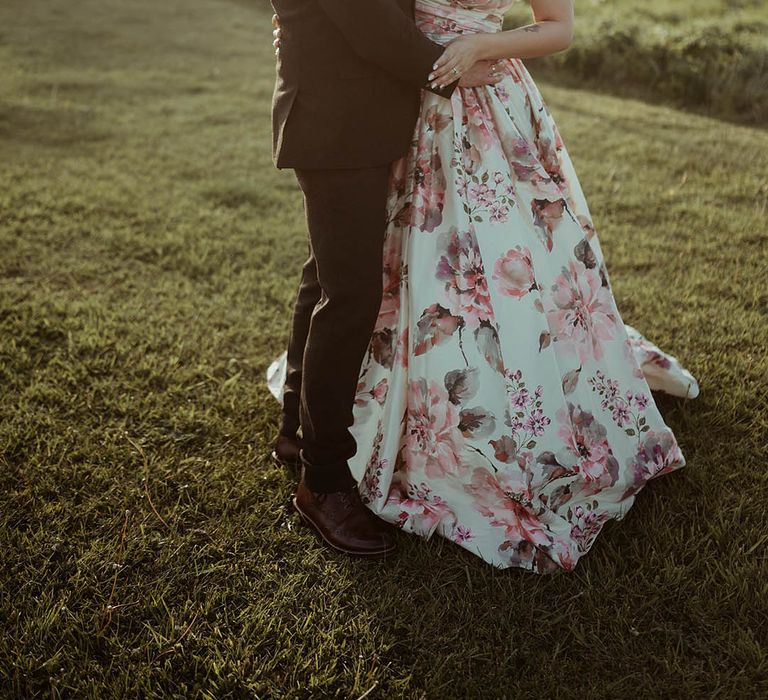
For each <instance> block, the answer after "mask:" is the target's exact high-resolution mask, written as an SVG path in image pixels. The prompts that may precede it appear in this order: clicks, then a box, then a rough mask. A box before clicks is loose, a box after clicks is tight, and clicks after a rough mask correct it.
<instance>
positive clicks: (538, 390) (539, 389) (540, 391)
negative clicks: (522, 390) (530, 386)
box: [533, 384, 544, 399]
mask: <svg viewBox="0 0 768 700" xmlns="http://www.w3.org/2000/svg"><path fill="white" fill-rule="evenodd" d="M543 393H544V387H543V386H542V385H541V384H539V385H538V386H537V387H536V390H535V391H534V392H533V395H534V396H535V397H536V398H537V399H538V398H541V395H542V394H543Z"/></svg>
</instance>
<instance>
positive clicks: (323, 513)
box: [293, 479, 395, 557]
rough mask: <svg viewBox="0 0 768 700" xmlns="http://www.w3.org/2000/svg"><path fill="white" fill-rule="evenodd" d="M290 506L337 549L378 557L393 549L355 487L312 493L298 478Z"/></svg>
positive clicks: (378, 522)
mask: <svg viewBox="0 0 768 700" xmlns="http://www.w3.org/2000/svg"><path fill="white" fill-rule="evenodd" d="M293 506H294V508H296V510H297V511H298V513H299V515H300V516H301V519H302V520H303V521H304V523H305V524H306V525H309V526H310V527H311V528H312V529H313V530H315V532H317V534H318V535H320V537H322V538H323V540H325V542H326V543H327V544H329V545H330V546H331V547H333V548H334V549H336V550H338V551H339V552H344V553H345V554H355V555H357V556H363V557H381V556H384V555H385V554H389V553H390V552H392V551H393V550H394V549H395V544H394V542H393V541H392V540H391V539H390V537H389V535H388V534H387V533H386V532H385V531H384V525H383V523H382V522H381V521H380V520H379V519H378V518H377V517H376V516H375V515H374V514H373V513H371V511H370V510H368V508H366V506H365V504H364V503H363V502H362V500H360V494H359V493H358V490H357V486H353V487H352V488H351V489H349V490H346V491H334V492H332V493H314V492H313V491H310V490H309V489H308V488H307V486H306V484H305V483H304V479H302V480H301V481H300V482H299V488H298V490H297V491H296V496H295V497H294V499H293Z"/></svg>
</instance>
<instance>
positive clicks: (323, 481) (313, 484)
mask: <svg viewBox="0 0 768 700" xmlns="http://www.w3.org/2000/svg"><path fill="white" fill-rule="evenodd" d="M299 454H300V456H301V464H302V474H303V478H304V483H305V484H306V486H307V488H308V489H309V490H310V491H313V492H314V493H333V492H334V491H349V489H351V488H352V487H353V486H357V482H356V481H355V478H354V477H353V476H352V472H350V471H349V465H347V463H346V461H344V462H336V463H334V464H322V465H320V464H310V463H309V462H307V460H306V457H305V456H304V450H301V452H300V453H299Z"/></svg>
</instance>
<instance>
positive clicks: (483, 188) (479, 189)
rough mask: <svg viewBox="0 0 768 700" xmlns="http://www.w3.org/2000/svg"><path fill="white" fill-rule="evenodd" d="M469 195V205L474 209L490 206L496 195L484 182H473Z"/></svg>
mask: <svg viewBox="0 0 768 700" xmlns="http://www.w3.org/2000/svg"><path fill="white" fill-rule="evenodd" d="M467 194H468V196H469V204H470V206H471V207H472V208H473V209H474V208H475V207H477V206H480V207H487V206H489V205H490V204H491V203H492V202H493V197H494V195H495V194H496V193H495V191H494V190H492V189H491V188H490V187H488V185H487V184H486V183H484V182H473V183H472V184H471V185H470V186H469V190H468V193H467Z"/></svg>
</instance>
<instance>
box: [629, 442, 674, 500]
mask: <svg viewBox="0 0 768 700" xmlns="http://www.w3.org/2000/svg"><path fill="white" fill-rule="evenodd" d="M684 463H685V462H684V459H683V455H682V453H681V452H680V447H679V446H678V444H677V440H676V439H675V436H674V435H673V434H672V432H671V431H670V430H662V431H661V432H656V431H654V430H651V431H649V432H647V433H645V435H644V436H643V439H642V441H641V442H640V444H639V445H638V447H637V453H636V454H635V457H634V458H633V459H632V460H631V463H630V468H631V470H632V476H633V483H632V485H631V486H630V487H629V488H628V489H627V490H626V492H625V493H624V495H623V497H622V498H627V497H629V496H632V495H634V494H635V493H637V492H638V491H639V490H640V489H641V488H642V486H643V484H645V482H646V481H648V480H649V479H652V478H653V477H655V476H659V475H660V474H666V473H668V472H670V471H672V470H673V469H676V468H677V467H680V466H682V465H683V464H684Z"/></svg>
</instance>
